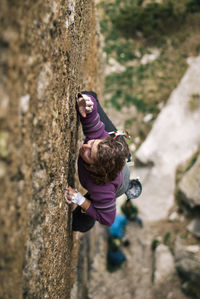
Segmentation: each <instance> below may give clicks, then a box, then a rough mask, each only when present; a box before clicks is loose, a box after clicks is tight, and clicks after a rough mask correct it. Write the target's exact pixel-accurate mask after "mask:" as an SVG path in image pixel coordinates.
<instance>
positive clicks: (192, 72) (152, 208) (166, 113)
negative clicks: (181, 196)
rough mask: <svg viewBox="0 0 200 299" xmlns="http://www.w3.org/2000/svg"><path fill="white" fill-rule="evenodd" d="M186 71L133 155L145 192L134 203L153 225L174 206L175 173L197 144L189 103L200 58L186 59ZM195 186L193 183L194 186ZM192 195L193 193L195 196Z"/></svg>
mask: <svg viewBox="0 0 200 299" xmlns="http://www.w3.org/2000/svg"><path fill="white" fill-rule="evenodd" d="M188 63H189V67H188V70H187V71H186V73H185V75H184V76H183V78H182V79H181V81H180V84H179V85H178V86H177V88H176V89H175V90H174V91H173V92H172V93H171V95H170V98H169V100H168V102H167V104H166V106H165V107H164V108H163V109H162V111H161V112H160V114H159V116H158V117H157V119H156V121H155V122H154V125H153V128H152V130H151V132H150V133H149V135H148V136H147V138H146V140H145V141H144V143H143V144H142V145H141V147H140V148H139V149H138V151H137V152H136V157H137V159H138V160H139V161H140V162H142V164H143V165H146V166H148V168H147V167H143V169H146V171H145V174H144V170H143V169H141V175H140V174H139V173H137V174H136V175H139V176H140V177H142V178H143V183H144V184H145V188H143V193H142V195H141V197H140V198H139V199H138V200H136V201H135V202H136V205H137V206H138V208H139V210H142V217H143V219H145V220H147V221H157V220H160V219H163V218H165V217H167V215H168V213H169V211H170V209H171V208H172V207H173V204H174V191H175V173H176V168H177V166H178V165H179V164H182V163H184V162H185V161H187V160H188V159H189V158H190V157H191V156H192V155H193V154H194V153H195V152H196V151H197V149H198V146H199V144H200V131H199V130H198V129H197V128H199V127H200V117H199V115H200V106H199V105H196V106H195V105H194V106H195V108H192V105H191V104H192V100H193V97H194V96H195V95H199V94H200V85H199V76H200V56H198V57H196V58H194V59H188ZM195 184H196V183H195ZM195 194H196V192H195Z"/></svg>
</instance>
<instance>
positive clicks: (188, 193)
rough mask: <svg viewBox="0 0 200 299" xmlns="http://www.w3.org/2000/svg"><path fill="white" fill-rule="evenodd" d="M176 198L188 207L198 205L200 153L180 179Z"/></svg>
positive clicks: (199, 195) (199, 202)
mask: <svg viewBox="0 0 200 299" xmlns="http://www.w3.org/2000/svg"><path fill="white" fill-rule="evenodd" d="M177 198H178V200H179V201H183V202H184V203H185V204H186V206H189V207H190V208H194V207H198V206H199V207H200V155H199V157H198V158H197V160H196V162H195V163H194V164H193V165H192V167H191V168H190V169H189V170H188V171H187V172H186V173H185V174H184V176H183V178H182V179H181V181H180V183H179V186H178V191H177Z"/></svg>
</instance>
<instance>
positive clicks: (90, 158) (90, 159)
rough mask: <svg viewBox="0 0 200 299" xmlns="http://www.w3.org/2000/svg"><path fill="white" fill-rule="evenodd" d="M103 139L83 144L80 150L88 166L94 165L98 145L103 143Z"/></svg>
mask: <svg viewBox="0 0 200 299" xmlns="http://www.w3.org/2000/svg"><path fill="white" fill-rule="evenodd" d="M101 141H102V140H101V139H92V140H89V141H88V142H87V143H85V144H83V145H82V146H81V148H80V150H79V154H80V156H81V158H82V159H83V160H84V161H85V162H86V163H87V164H93V163H94V161H95V158H96V154H97V148H98V144H99V143H100V142H101Z"/></svg>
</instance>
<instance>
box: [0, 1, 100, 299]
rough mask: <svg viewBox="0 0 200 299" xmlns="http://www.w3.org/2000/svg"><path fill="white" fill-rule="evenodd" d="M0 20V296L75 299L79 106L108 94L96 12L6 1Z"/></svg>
mask: <svg viewBox="0 0 200 299" xmlns="http://www.w3.org/2000/svg"><path fill="white" fill-rule="evenodd" d="M0 15H1V18H0V22H1V26H0V28H1V32H0V51H1V55H0V66H1V68H0V75H1V81H0V99H1V101H0V127H1V129H0V182H1V185H0V194H1V202H0V213H1V215H0V231H1V239H0V281H1V289H0V297H1V298H22V297H24V298H69V294H70V290H71V285H72V276H73V277H74V275H75V273H74V270H75V269H74V267H75V265H76V262H75V259H76V252H77V248H76V246H74V248H73V244H74V241H75V240H76V234H74V236H73V234H72V231H71V207H68V206H66V205H65V204H64V202H63V189H64V187H65V184H66V182H68V183H69V184H70V185H72V186H73V185H74V175H75V170H76V169H75V159H76V153H77V140H78V123H77V119H76V113H75V109H74V107H75V100H74V98H75V94H76V92H77V91H79V90H81V89H94V90H96V91H97V92H98V93H99V95H100V98H101V95H102V86H103V80H102V78H101V79H100V74H101V67H100V65H101V61H100V60H99V57H100V52H99V50H100V39H99V34H98V28H97V26H96V16H95V9H94V3H93V1H92V0H84V1H83V0H76V1H67V0H64V1H58V0H54V1H53V0H52V1H42V0H36V1H30V0H28V1H21V0H19V1H11V0H8V1H6V0H2V1H1V3H0ZM72 249H73V250H72ZM72 266H73V267H72ZM71 274H73V275H71Z"/></svg>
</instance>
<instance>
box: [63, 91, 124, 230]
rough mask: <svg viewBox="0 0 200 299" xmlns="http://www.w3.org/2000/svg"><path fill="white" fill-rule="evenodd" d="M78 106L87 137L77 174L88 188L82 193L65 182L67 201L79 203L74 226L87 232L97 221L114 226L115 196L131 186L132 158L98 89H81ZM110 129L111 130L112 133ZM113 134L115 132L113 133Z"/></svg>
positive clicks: (80, 152) (74, 213)
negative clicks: (98, 94)
mask: <svg viewBox="0 0 200 299" xmlns="http://www.w3.org/2000/svg"><path fill="white" fill-rule="evenodd" d="M76 109H77V113H78V114H79V117H80V121H81V125H82V129H83V133H84V135H85V141H84V143H83V145H82V146H81V148H80V150H79V157H78V175H79V180H80V183H81V185H82V186H83V187H84V188H85V189H86V190H87V191H88V192H87V194H85V196H83V195H82V194H81V193H80V192H78V191H77V190H76V189H73V188H72V187H70V186H66V190H65V200H66V203H67V204H72V203H74V204H77V205H78V206H77V207H76V209H75V210H74V211H73V221H72V229H73V230H74V231H80V232H86V231H88V230H89V229H90V228H92V227H93V225H94V224H95V221H96V220H97V221H98V222H99V223H101V224H104V225H107V226H111V225H112V224H113V222H114V220H115V216H116V198H117V197H118V196H120V195H122V194H123V193H125V192H126V191H127V189H128V186H129V180H130V170H129V167H128V166H127V164H126V161H127V158H128V157H129V159H130V153H129V149H128V145H127V143H126V142H125V139H124V137H123V136H121V135H120V136H118V134H117V133H116V132H117V129H116V127H115V126H114V125H113V123H112V122H111V121H110V119H109V118H108V117H107V115H106V113H105V112H104V110H103V109H102V107H101V106H100V104H99V101H98V98H97V94H96V93H95V92H87V91H85V92H82V93H78V95H77V99H76ZM109 132H112V134H111V135H109ZM112 135H113V136H112Z"/></svg>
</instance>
